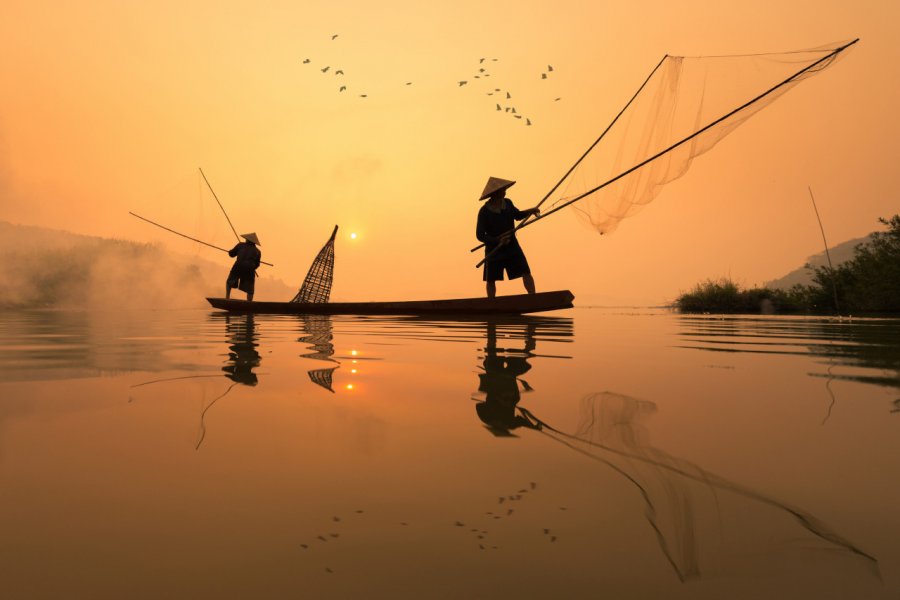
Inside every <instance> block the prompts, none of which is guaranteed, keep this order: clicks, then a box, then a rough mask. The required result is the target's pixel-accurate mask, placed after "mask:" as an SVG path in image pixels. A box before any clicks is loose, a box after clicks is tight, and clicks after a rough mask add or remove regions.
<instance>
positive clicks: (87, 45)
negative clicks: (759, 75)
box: [0, 0, 900, 304]
mask: <svg viewBox="0 0 900 600" xmlns="http://www.w3.org/2000/svg"><path fill="white" fill-rule="evenodd" d="M786 4H787V5H786ZM898 22H900V5H898V4H896V3H892V2H873V1H863V2H855V3H845V2H812V1H802V2H790V3H783V2H774V1H765V2H755V3H752V4H746V3H740V4H739V3H721V2H712V1H686V2H679V3H677V4H676V3H669V2H663V1H643V2H612V3H582V2H558V1H557V2H530V3H529V2H491V3H483V2H474V1H464V2H453V3H450V2H447V3H442V4H440V5H431V4H429V5H423V4H422V3H418V2H383V3H377V4H376V3H368V2H345V3H340V4H337V5H336V4H335V3H331V2H304V3H302V4H300V3H296V2H263V3H246V2H197V3H191V4H190V5H184V4H183V3H175V2H155V3H145V4H141V3H120V2H87V3H78V4H62V3H57V2H35V1H28V2H24V1H20V0H12V1H8V2H6V3H5V4H4V18H3V19H2V21H0V40H2V41H0V50H2V52H0V81H2V82H3V90H4V91H3V93H2V94H0V219H2V220H9V221H12V222H16V223H23V224H32V225H42V226H47V227H55V228H62V229H67V230H71V231H75V232H79V233H86V234H93V235H101V236H116V237H124V238H129V239H135V240H159V241H162V242H164V243H165V244H166V245H167V246H170V247H171V248H173V249H176V250H181V251H184V252H199V253H202V254H203V255H204V256H209V257H211V258H215V259H216V260H221V261H222V262H223V263H225V264H227V262H228V260H227V257H225V256H223V255H221V254H219V253H216V252H215V251H211V250H210V251H207V250H200V249H196V248H193V246H192V244H190V243H188V242H183V241H180V240H179V239H178V238H175V237H174V236H171V235H170V234H166V233H165V232H161V231H157V230H155V229H154V228H151V227H149V226H147V225H145V224H143V223H141V222H139V221H137V220H135V219H133V218H131V217H129V216H128V211H129V210H133V211H135V212H137V213H140V214H145V215H146V216H148V217H150V218H154V219H157V220H159V221H160V222H163V223H165V224H167V225H169V226H171V227H173V228H175V229H179V230H182V231H184V232H185V233H188V234H191V235H197V236H200V237H203V238H204V239H208V240H209V241H211V242H212V243H218V244H220V245H228V244H229V243H231V241H232V240H233V236H232V235H231V233H230V231H229V229H228V226H227V223H225V221H224V219H223V218H222V217H221V215H220V214H219V213H218V208H217V207H216V206H215V204H214V202H213V201H212V199H211V197H210V196H209V195H208V193H205V192H204V191H203V190H202V188H200V187H199V184H200V181H199V179H198V176H197V171H196V169H197V167H203V168H204V170H205V172H206V173H207V175H208V176H209V177H210V180H211V181H212V183H213V185H214V187H215V189H216V191H217V193H218V194H219V197H220V198H221V199H222V201H223V203H224V204H225V206H226V208H227V209H228V210H229V213H230V215H231V218H232V220H233V221H234V222H235V225H236V227H237V228H238V229H239V230H240V231H239V232H244V231H256V232H257V233H258V234H259V235H260V238H261V240H262V243H263V248H262V249H263V257H264V259H265V260H269V261H271V262H273V263H275V264H276V265H277V266H276V269H275V270H274V271H273V272H272V274H274V275H277V276H279V277H281V278H282V279H283V280H284V281H286V282H288V283H292V284H299V282H300V280H301V279H302V277H303V274H304V273H305V271H306V268H307V267H308V265H309V263H310V261H311V260H312V258H313V257H314V255H315V252H316V251H317V250H318V249H319V247H320V246H321V245H322V243H324V241H325V240H326V239H327V237H328V234H329V233H330V231H331V228H332V226H333V225H334V224H339V225H341V227H342V229H341V232H342V236H341V237H340V239H339V242H338V245H337V267H336V282H335V287H334V293H333V297H335V298H341V299H360V300H361V299H371V300H376V299H389V298H411V299H412V298H427V297H440V296H460V295H479V294H481V293H482V282H481V277H480V273H479V272H478V271H476V270H475V269H474V268H473V265H474V264H475V262H477V256H476V255H472V254H469V252H468V249H469V248H470V247H472V246H473V245H474V243H475V240H474V234H473V230H474V220H475V213H476V211H477V209H478V207H479V204H478V202H477V200H476V199H477V196H478V193H479V192H480V190H481V188H482V186H483V185H484V181H485V180H486V178H487V177H488V176H489V175H495V176H500V177H504V178H512V179H517V180H518V184H517V186H516V187H515V188H513V189H512V190H511V193H510V197H512V198H513V199H514V200H515V201H516V202H517V204H518V205H519V206H520V207H525V206H530V205H532V204H533V203H534V202H535V201H536V200H537V199H539V198H540V197H541V196H542V195H543V193H544V192H545V191H546V190H547V189H549V187H550V186H551V185H552V184H553V183H554V182H555V181H556V179H558V177H559V176H560V175H561V174H562V173H563V172H564V171H565V169H566V168H567V167H568V166H569V164H570V163H571V162H572V161H574V160H575V159H576V158H577V157H578V156H579V155H580V154H581V152H582V151H583V150H584V149H585V148H586V147H587V145H588V144H589V143H590V142H591V141H593V139H594V138H595V137H596V136H597V134H598V133H599V132H600V131H601V130H602V129H603V128H604V127H605V126H606V124H607V123H608V122H609V121H610V119H611V118H612V117H613V116H614V115H615V113H616V112H617V111H618V110H619V108H620V107H621V106H622V104H623V103H624V102H625V101H626V100H627V99H628V98H629V97H630V95H631V94H632V93H633V91H634V89H635V88H636V87H637V85H639V84H640V82H641V81H642V80H643V78H644V77H645V75H646V73H647V72H648V71H649V69H650V68H651V67H652V66H653V65H654V64H656V62H657V61H658V60H659V58H660V56H662V55H663V54H664V53H667V52H668V53H670V54H688V55H694V54H721V53H738V52H758V51H780V50H788V49H794V48H806V47H812V46H818V45H821V44H824V43H827V42H831V41H834V40H843V39H848V38H852V37H857V36H858V37H860V38H862V40H861V42H860V44H859V46H858V48H856V49H855V50H854V52H853V53H852V54H851V55H850V56H848V57H847V59H846V60H844V61H842V62H841V63H840V64H838V65H836V66H835V68H834V69H831V70H829V71H828V72H826V73H823V74H822V76H821V77H817V78H814V79H812V80H811V81H809V82H806V83H803V84H801V85H800V86H799V87H798V88H797V89H796V90H794V91H792V92H791V93H789V94H788V95H787V96H785V97H784V98H783V99H781V100H780V101H778V102H777V103H775V104H774V105H773V106H772V107H770V108H767V109H766V110H765V111H763V112H762V113H761V114H759V115H758V116H756V117H754V118H753V119H751V120H750V121H749V122H748V123H747V124H746V125H744V126H743V127H742V128H740V129H739V130H738V131H737V132H735V133H734V134H733V135H731V136H730V137H729V138H728V139H727V140H725V141H723V142H722V143H721V144H720V145H719V146H718V147H716V148H715V149H714V150H713V151H712V152H710V153H709V154H707V155H705V156H703V157H701V158H700V159H698V160H697V162H696V163H695V165H694V167H693V168H692V170H691V172H690V173H689V174H688V175H687V176H686V177H685V178H683V179H682V180H679V181H677V182H675V183H674V184H672V185H670V186H668V187H667V189H666V190H665V191H664V192H663V193H662V194H661V195H660V197H659V198H658V200H657V201H655V202H654V203H653V204H652V205H651V206H649V207H647V209H646V210H644V211H643V212H642V213H641V214H640V215H638V216H636V217H634V218H633V219H630V220H628V221H626V222H624V223H623V224H622V226H621V227H620V228H619V230H618V231H616V232H615V233H614V234H613V235H611V236H607V237H600V236H597V235H596V234H595V233H593V232H592V231H588V230H587V229H585V228H583V227H582V226H581V225H579V224H578V223H577V222H576V219H575V218H574V217H573V216H572V215H567V214H560V215H558V216H555V217H553V218H552V219H548V220H547V221H545V222H544V223H543V224H542V225H540V226H535V227H534V228H530V229H528V230H526V231H524V232H522V234H521V239H522V243H523V246H524V247H525V250H526V253H527V255H528V258H529V261H530V262H531V264H532V268H533V270H534V273H535V277H536V280H537V283H538V287H539V288H540V289H552V288H569V289H572V290H573V291H574V292H575V294H576V295H577V296H578V298H579V301H580V302H581V303H582V304H585V303H591V302H607V303H609V302H657V301H663V300H667V299H671V298H672V297H673V296H674V295H675V294H677V293H678V292H679V291H680V290H682V289H685V288H688V287H690V286H691V285H693V283H695V282H696V281H697V280H699V279H702V278H705V277H708V276H721V275H731V276H733V277H735V278H736V279H738V280H740V281H742V282H744V283H748V284H752V283H761V282H763V281H765V280H767V279H770V278H774V277H777V276H779V275H781V274H783V273H784V272H786V271H788V270H791V269H793V268H795V267H797V266H799V265H801V264H802V263H803V262H804V260H805V259H806V257H807V256H809V255H810V254H813V253H816V252H818V251H820V250H821V240H820V238H819V232H818V228H817V226H816V223H815V217H814V215H813V213H812V210H811V207H810V205H809V200H808V196H807V192H806V186H807V185H812V187H813V189H814V190H815V191H816V194H817V200H818V202H819V209H820V211H821V213H822V218H823V220H824V223H825V226H826V230H827V233H828V235H829V238H830V241H832V242H833V243H837V242H840V241H844V240H846V239H849V238H853V237H858V236H861V235H864V234H866V233H868V232H870V231H872V230H873V229H875V228H876V227H877V223H876V219H877V218H878V217H879V216H888V215H889V214H893V213H895V212H897V206H898V203H897V196H896V192H895V189H894V186H893V184H894V179H895V176H894V172H895V167H894V165H893V164H891V163H892V162H893V161H892V160H891V159H892V158H893V156H892V154H893V152H892V149H893V148H894V146H895V140H896V139H898V138H900V120H898V119H896V118H895V115H894V107H896V106H898V105H900V86H897V85H896V83H895V82H894V81H893V77H892V75H891V74H892V73H893V72H894V71H895V70H896V69H895V68H894V67H893V65H895V64H897V63H896V61H897V60H898V59H900V44H898V39H900V36H898V33H900V31H898V25H897V23H898ZM332 34H338V35H339V37H338V38H337V39H335V40H332V39H331V36H332ZM480 57H497V58H499V59H500V60H499V61H497V62H496V63H494V64H493V66H492V67H491V69H492V74H493V75H494V76H495V77H496V78H497V80H498V81H499V80H501V79H502V81H503V82H504V87H509V88H510V89H515V90H520V93H518V94H517V98H516V100H517V102H520V103H521V104H520V112H522V113H527V114H528V115H529V116H530V118H531V119H532V121H533V122H534V125H533V126H532V127H525V126H523V125H522V123H521V122H520V121H515V120H513V119H509V118H502V116H500V115H497V114H495V111H494V107H493V102H492V100H491V98H487V97H485V96H483V95H481V94H480V93H479V92H477V91H474V90H473V89H470V88H468V87H462V88H460V87H459V86H458V85H457V81H458V80H461V79H468V78H470V77H471V76H472V75H473V74H474V73H476V72H477V66H478V59H479V58H480ZM304 58H309V59H310V60H311V63H310V64H308V65H304V64H302V62H301V61H302V59H304ZM547 64H553V65H554V66H555V67H556V70H555V71H554V77H553V78H552V79H549V80H541V79H540V73H541V72H542V71H543V70H544V69H545V68H546V65H547ZM325 65H329V66H331V67H332V70H333V69H336V68H339V67H340V68H343V70H344V71H345V75H344V76H337V75H332V74H331V72H329V73H325V74H323V73H321V72H320V71H319V69H320V68H321V67H323V66H325ZM407 81H412V82H413V84H412V85H409V86H407V85H405V83H406V82H407ZM341 82H343V83H344V84H345V85H347V87H348V90H347V91H346V92H339V91H338V85H339V83H341ZM362 93H365V94H367V95H368V97H367V98H360V97H359V94H362ZM557 96H560V97H562V100H561V101H560V102H553V98H554V97H557ZM350 232H356V233H358V235H359V239H357V240H355V241H354V242H353V243H350V240H349V239H348V237H347V236H349V234H350ZM499 291H500V293H512V292H516V293H518V292H519V291H521V285H520V283H519V282H513V283H512V284H510V283H507V284H503V285H501V286H500V287H499Z"/></svg>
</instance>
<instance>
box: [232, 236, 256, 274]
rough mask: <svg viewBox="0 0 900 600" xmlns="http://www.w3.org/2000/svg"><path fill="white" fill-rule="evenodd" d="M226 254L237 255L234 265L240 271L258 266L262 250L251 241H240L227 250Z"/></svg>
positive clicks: (253, 269)
mask: <svg viewBox="0 0 900 600" xmlns="http://www.w3.org/2000/svg"><path fill="white" fill-rule="evenodd" d="M228 256H234V257H237V260H236V261H234V266H235V267H236V268H238V269H241V270H242V271H248V270H249V271H255V270H256V269H257V268H259V263H260V260H261V259H262V252H260V251H259V248H257V247H256V244H254V243H253V242H241V243H239V244H238V245H237V246H235V247H234V248H232V249H231V250H229V251H228Z"/></svg>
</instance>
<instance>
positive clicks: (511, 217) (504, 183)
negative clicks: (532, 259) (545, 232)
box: [475, 177, 541, 298]
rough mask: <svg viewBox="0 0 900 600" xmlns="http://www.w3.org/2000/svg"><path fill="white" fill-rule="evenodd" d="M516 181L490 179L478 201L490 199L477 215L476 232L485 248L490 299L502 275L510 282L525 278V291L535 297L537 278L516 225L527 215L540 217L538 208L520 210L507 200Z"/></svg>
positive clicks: (485, 279)
mask: <svg viewBox="0 0 900 600" xmlns="http://www.w3.org/2000/svg"><path fill="white" fill-rule="evenodd" d="M515 183H516V182H515V181H509V180H506V179H500V178H499V177H491V178H489V179H488V182H487V185H485V186H484V191H483V192H482V193H481V198H479V200H485V199H487V202H486V203H485V204H484V206H482V207H481V210H479V211H478V224H477V226H476V228H475V237H477V238H478V241H479V242H481V243H483V244H484V253H485V257H486V260H485V263H484V281H485V282H486V287H487V296H488V298H493V297H494V296H495V295H496V294H497V280H498V279H500V280H502V279H503V272H504V271H506V276H507V277H508V278H509V279H518V278H519V277H521V278H522V283H524V284H525V291H527V292H528V293H529V294H533V293H534V278H533V277H532V276H531V269H530V268H529V267H528V261H527V260H526V259H525V253H524V252H522V247H521V246H519V240H517V239H516V233H515V224H516V223H515V222H516V221H521V220H522V219H524V218H525V217H527V216H528V215H535V216H540V214H541V211H540V210H539V209H538V208H529V209H526V210H519V209H518V208H516V207H515V205H514V204H513V203H512V201H511V200H510V199H509V198H507V197H506V189H507V188H509V187H510V186H512V185H513V184H515Z"/></svg>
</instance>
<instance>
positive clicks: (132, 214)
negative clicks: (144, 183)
mask: <svg viewBox="0 0 900 600" xmlns="http://www.w3.org/2000/svg"><path fill="white" fill-rule="evenodd" d="M128 214H129V215H131V216H132V217H137V218H138V219H140V220H141V221H146V222H147V223H150V224H151V225H156V226H157V227H159V228H160V229H165V230H166V231H168V232H170V233H174V234H175V235H180V236H181V237H183V238H187V239H189V240H191V241H192V242H197V243H198V244H203V245H204V246H209V247H210V248H215V249H216V250H221V251H222V252H228V250H226V249H225V248H220V247H218V246H213V245H212V244H208V243H206V242H204V241H203V240H198V239H197V238H192V237H191V236H189V235H184V234H183V233H178V232H177V231H175V230H174V229H169V228H168V227H166V226H165V225H160V224H159V223H156V222H154V221H151V220H150V219H147V218H144V217H142V216H141V215H138V214H135V213H133V212H131V211H128ZM259 262H260V264H263V265H269V266H270V267H274V266H275V265H273V264H272V263H268V262H266V261H264V260H261V261H259Z"/></svg>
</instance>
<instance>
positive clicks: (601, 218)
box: [544, 42, 852, 233]
mask: <svg viewBox="0 0 900 600" xmlns="http://www.w3.org/2000/svg"><path fill="white" fill-rule="evenodd" d="M851 43H852V42H851ZM845 47H847V44H835V45H830V46H828V47H823V48H816V49H811V50H803V51H796V52H786V53H781V54H757V55H744V56H707V57H680V56H667V57H665V58H664V59H663V60H662V62H661V63H660V64H659V65H658V66H657V68H656V69H655V70H654V72H653V73H652V74H651V76H650V78H649V79H648V80H647V82H646V84H645V86H646V87H643V88H641V90H639V92H638V94H637V95H636V97H635V98H634V99H633V102H632V103H631V104H629V105H627V106H626V108H625V109H624V111H623V113H622V114H621V119H620V120H618V122H615V121H614V125H613V126H611V128H610V129H609V131H608V133H607V134H606V135H605V137H604V136H601V137H604V139H603V141H602V142H601V143H599V144H597V146H596V147H594V148H593V150H590V151H589V152H588V153H587V155H586V156H585V157H584V159H583V161H582V162H581V163H580V164H579V165H578V166H577V167H576V168H575V169H574V171H573V172H572V173H571V175H569V176H568V178H567V179H566V181H565V184H564V185H562V186H560V188H559V189H558V190H557V191H556V192H555V194H554V195H551V196H550V198H549V199H548V204H547V206H546V207H545V208H544V212H545V216H546V214H547V213H549V212H550V211H551V210H552V209H553V208H556V209H560V208H562V207H564V206H566V205H567V203H572V202H576V201H577V202H578V204H576V205H575V207H576V209H577V210H578V212H579V214H580V216H581V217H583V219H584V220H585V221H586V222H588V223H589V224H590V225H591V226H592V227H594V228H595V229H597V231H599V232H600V233H609V232H611V231H613V230H614V229H615V228H616V226H617V225H618V224H619V222H620V221H621V220H622V219H625V218H627V217H630V216H632V215H634V214H635V213H637V212H638V211H640V210H641V208H642V207H643V206H645V205H646V204H649V203H650V202H651V201H653V199H654V198H656V196H657V195H658V194H659V193H660V191H661V189H662V187H663V186H664V185H666V184H667V183H669V182H671V181H674V180H675V179H678V178H679V177H681V176H682V175H684V174H685V173H686V172H687V170H688V168H689V167H690V165H691V161H692V160H693V159H694V158H695V157H697V156H699V155H700V154H703V153H704V152H706V151H707V150H710V149H711V148H712V147H713V146H715V145H716V144H717V143H718V142H719V140H721V139H722V138H724V137H725V136H726V135H728V134H729V133H731V132H732V131H733V130H734V129H735V128H736V127H737V126H738V125H740V124H741V123H743V122H744V121H746V120H747V119H748V118H750V117H751V116H752V115H754V114H755V113H756V112H758V111H759V110H761V109H762V108H763V107H765V106H768V105H769V104H771V103H772V102H774V101H775V100H776V99H777V98H779V97H781V95H782V94H784V93H785V92H786V91H788V90H789V89H791V88H793V87H794V86H795V85H797V84H798V83H800V82H801V81H803V80H805V79H807V78H809V77H811V76H812V75H815V74H816V73H819V72H821V71H822V70H824V69H825V68H826V67H828V66H830V65H831V64H833V63H834V61H835V60H836V59H837V58H838V57H839V56H841V52H842V51H843V49H844V48H845ZM698 132H699V133H698ZM673 146H674V147H673ZM657 155H659V157H658V158H653V157H655V156H657ZM648 160H649V162H646V164H645V165H644V166H641V167H639V168H637V169H635V170H634V171H633V172H630V173H629V174H627V175H624V176H623V177H621V178H619V179H618V180H616V181H615V182H613V183H609V184H608V185H607V182H609V181H610V180H612V179H615V178H616V177H618V176H619V175H622V174H623V173H626V172H628V171H629V170H631V169H633V168H634V167H636V166H637V165H641V164H642V163H644V162H645V161H648ZM581 197H584V199H583V200H579V198H581Z"/></svg>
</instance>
